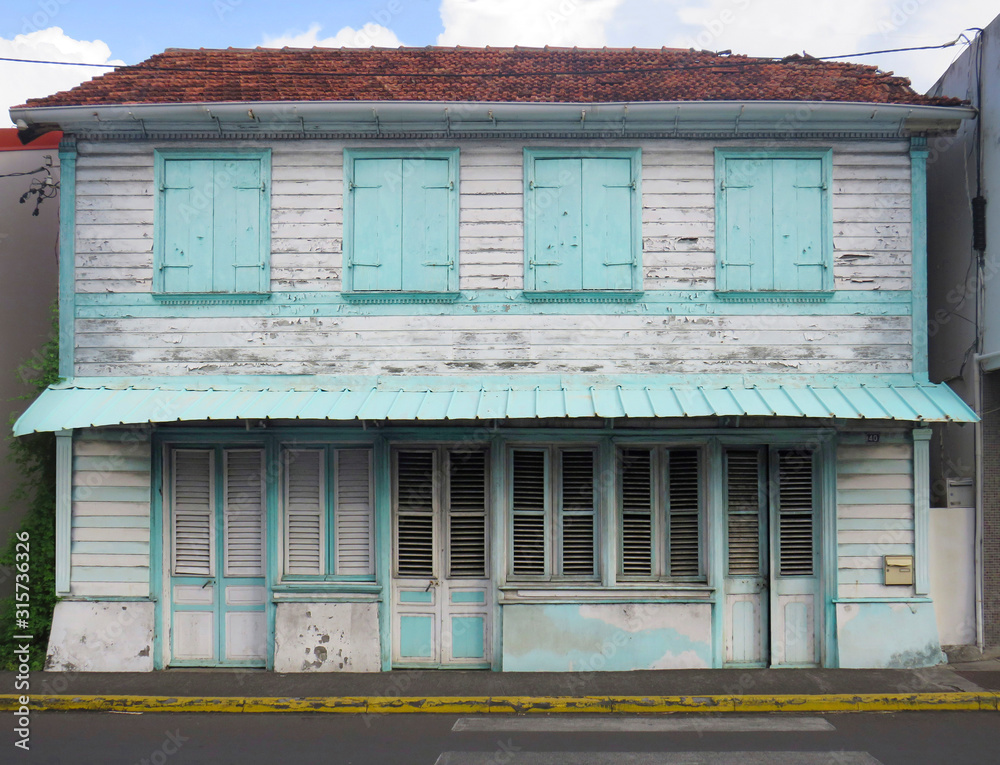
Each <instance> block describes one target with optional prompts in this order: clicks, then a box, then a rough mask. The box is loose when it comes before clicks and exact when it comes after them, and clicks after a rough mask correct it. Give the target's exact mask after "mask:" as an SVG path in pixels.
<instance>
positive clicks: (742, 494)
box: [725, 449, 764, 577]
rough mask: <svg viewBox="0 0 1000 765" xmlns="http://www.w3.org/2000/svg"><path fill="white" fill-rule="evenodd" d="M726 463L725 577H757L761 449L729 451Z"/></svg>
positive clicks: (759, 546) (758, 568) (758, 565)
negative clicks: (726, 559) (726, 574)
mask: <svg viewBox="0 0 1000 765" xmlns="http://www.w3.org/2000/svg"><path fill="white" fill-rule="evenodd" d="M725 463H726V512H727V515H728V519H727V529H728V548H729V555H728V562H727V567H728V573H729V576H734V577H740V576H749V577H756V576H760V574H761V573H762V565H763V562H762V561H761V555H760V553H761V528H760V516H761V512H760V511H761V504H762V492H763V490H764V486H763V482H762V480H761V478H762V467H763V453H762V452H761V450H760V449H732V450H729V451H727V452H726V459H725Z"/></svg>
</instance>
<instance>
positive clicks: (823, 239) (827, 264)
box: [715, 148, 834, 303]
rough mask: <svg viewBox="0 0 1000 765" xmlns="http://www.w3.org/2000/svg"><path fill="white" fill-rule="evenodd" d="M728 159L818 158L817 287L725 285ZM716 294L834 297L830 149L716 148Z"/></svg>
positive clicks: (770, 298) (732, 297) (745, 298)
mask: <svg viewBox="0 0 1000 765" xmlns="http://www.w3.org/2000/svg"><path fill="white" fill-rule="evenodd" d="M730 159H759V160H781V159H814V160H819V161H820V173H821V178H822V184H823V199H822V202H821V208H820V214H821V223H820V231H819V242H820V246H821V247H822V252H821V257H822V263H823V285H822V289H819V290H766V289H760V290H738V289H732V290H731V289H727V288H726V286H725V277H724V269H725V264H726V261H727V258H726V254H727V253H726V248H727V239H728V234H727V222H726V189H725V184H724V182H725V179H726V162H727V161H728V160H730ZM715 275H716V289H715V295H716V297H717V298H718V299H719V300H723V301H736V302H798V303H808V302H820V301H825V300H828V299H830V298H831V297H833V294H834V274H833V149H832V148H814V149H720V148H717V149H716V150H715Z"/></svg>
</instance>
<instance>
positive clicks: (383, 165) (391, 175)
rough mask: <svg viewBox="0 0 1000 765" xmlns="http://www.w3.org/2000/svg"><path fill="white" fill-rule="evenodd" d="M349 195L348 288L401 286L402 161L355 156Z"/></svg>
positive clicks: (374, 289) (365, 288)
mask: <svg viewBox="0 0 1000 765" xmlns="http://www.w3.org/2000/svg"><path fill="white" fill-rule="evenodd" d="M351 165H352V166H351V173H352V176H351V177H350V179H349V186H348V189H347V193H348V194H350V195H351V200H350V203H351V239H350V263H349V264H348V265H349V267H350V269H351V288H352V290H354V291H357V292H366V291H377V290H396V291H399V290H401V289H402V288H403V276H402V271H401V263H402V247H403V163H402V160H400V159H398V158H396V159H375V158H364V159H362V158H356V159H354V160H353V162H352V163H351Z"/></svg>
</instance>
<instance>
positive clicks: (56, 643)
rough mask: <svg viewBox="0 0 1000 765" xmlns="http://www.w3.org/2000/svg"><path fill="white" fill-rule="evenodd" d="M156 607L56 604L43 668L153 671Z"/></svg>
mask: <svg viewBox="0 0 1000 765" xmlns="http://www.w3.org/2000/svg"><path fill="white" fill-rule="evenodd" d="M153 609H154V604H153V603H151V602H148V601H143V602H135V603H123V602H117V603H90V602H80V601H69V600H64V601H61V602H59V603H57V604H56V610H55V613H54V614H53V616H52V632H51V633H50V635H49V652H48V658H47V659H46V662H45V669H46V670H50V671H61V672H151V671H152V670H153V633H154V618H153Z"/></svg>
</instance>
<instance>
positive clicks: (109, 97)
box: [27, 47, 960, 106]
mask: <svg viewBox="0 0 1000 765" xmlns="http://www.w3.org/2000/svg"><path fill="white" fill-rule="evenodd" d="M726 100H733V101H736V100H753V101H772V100H781V101H785V100H787V101H855V102H867V103H879V104H933V105H955V104H958V103H960V102H959V101H958V100H957V99H950V98H930V97H928V96H923V95H920V94H918V93H916V92H914V91H913V90H912V89H911V88H910V82H909V80H907V79H906V78H904V77H895V76H893V75H892V74H891V73H885V72H880V71H879V70H878V69H877V68H876V67H874V66H866V65H862V64H852V63H847V62H839V61H838V62H834V61H818V60H816V59H812V58H808V57H802V56H789V57H788V58H785V59H782V60H780V61H775V60H772V59H758V58H750V57H747V56H733V55H719V54H715V53H710V52H703V51H693V50H680V49H669V48H663V49H660V50H655V49H653V50H646V49H635V48H632V49H609V48H602V49H586V48H579V49H578V48H517V47H515V48H397V49H386V48H370V49H347V48H312V49H293V48H283V49H281V50H277V49H270V48H255V49H237V48H229V49H227V50H208V49H200V50H183V49H170V50H167V51H165V52H163V53H159V54H157V55H155V56H153V57H151V58H149V59H148V60H146V61H143V62H142V63H141V64H136V65H135V66H124V67H120V68H118V69H115V70H114V71H112V72H109V73H107V74H104V75H101V76H99V77H95V78H94V79H92V80H90V81H89V82H85V83H83V84H82V85H79V86H77V87H75V88H73V89H72V90H68V91H64V92H62V93H56V94H55V95H52V96H48V97H46V98H33V99H30V100H29V101H28V103H27V105H28V106H76V105H87V104H94V105H98V104H132V103H144V104H157V103H211V102H216V103H217V102H234V101H235V102H254V101H492V102H503V101H540V102H546V101H547V102H587V103H593V102H601V101H631V102H639V101H726Z"/></svg>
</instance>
